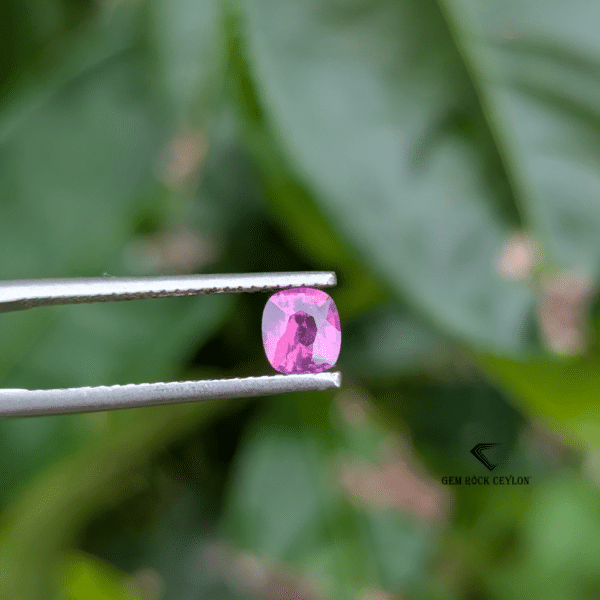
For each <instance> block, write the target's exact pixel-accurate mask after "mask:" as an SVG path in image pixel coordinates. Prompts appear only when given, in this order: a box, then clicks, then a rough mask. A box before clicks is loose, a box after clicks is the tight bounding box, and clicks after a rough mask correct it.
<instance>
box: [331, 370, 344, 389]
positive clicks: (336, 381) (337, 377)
mask: <svg viewBox="0 0 600 600" xmlns="http://www.w3.org/2000/svg"><path fill="white" fill-rule="evenodd" d="M331 375H332V376H333V377H332V380H333V385H334V386H335V387H336V388H340V387H342V374H341V373H340V372H339V371H336V372H335V373H332V374H331Z"/></svg>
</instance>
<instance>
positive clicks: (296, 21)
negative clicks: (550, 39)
mask: <svg viewBox="0 0 600 600" xmlns="http://www.w3.org/2000/svg"><path fill="white" fill-rule="evenodd" d="M244 5H245V8H246V12H247V16H248V24H247V28H246V35H247V39H248V55H249V61H250V65H251V72H252V73H253V75H254V76H255V81H256V83H257V86H258V94H259V98H260V100H261V103H262V104H263V105H264V107H265V109H266V111H267V114H268V116H269V118H270V119H271V122H272V123H273V125H274V127H275V128H276V131H277V134H278V136H279V140H280V141H281V144H282V146H283V148H284V150H285V152H286V153H287V156H288V157H289V158H290V159H291V161H292V164H293V165H294V166H295V169H296V172H297V174H298V176H299V177H300V179H301V180H302V181H305V182H306V184H307V186H308V188H309V189H310V190H311V191H312V192H314V194H315V198H316V199H317V200H318V201H319V202H320V203H321V204H322V206H323V207H324V209H325V212H326V215H327V216H328V217H329V218H331V219H332V221H333V223H334V224H335V225H336V226H337V227H338V229H339V231H340V232H342V233H343V234H344V235H345V236H346V238H347V239H348V240H349V241H351V242H352V243H353V244H354V245H355V247H356V248H358V249H359V250H360V252H361V254H362V255H363V257H364V258H365V259H366V260H367V261H369V262H370V263H371V264H372V265H373V266H374V268H375V269H376V270H377V272H378V273H379V274H380V275H381V276H382V278H384V279H385V280H387V281H388V282H389V284H390V285H391V286H392V288H393V289H395V290H396V292H398V293H399V294H403V295H405V296H406V298H407V299H408V300H409V301H410V302H411V303H412V304H413V306H416V307H417V308H418V310H419V311H420V312H422V313H423V314H426V315H427V316H428V317H429V318H430V319H432V320H433V321H435V322H437V323H438V324H440V325H442V326H443V327H444V328H445V329H447V330H448V331H450V332H452V333H453V334H454V335H456V336H459V337H461V338H463V339H466V340H468V341H470V342H471V343H473V344H476V345H478V346H482V347H487V348H490V349H494V350H496V351H503V352H510V353H518V352H520V351H522V350H523V349H524V348H526V347H527V341H528V340H527V335H526V332H525V331H524V322H525V321H526V319H527V313H528V310H529V307H530V304H531V300H532V294H531V291H530V290H529V289H528V288H527V287H526V286H524V285H523V284H520V283H516V282H506V281H504V280H502V278H501V276H500V274H499V273H498V272H497V270H496V269H495V263H496V260H497V255H498V252H499V249H500V247H501V244H502V242H503V241H504V239H505V238H506V237H508V231H509V229H510V227H512V226H514V225H515V223H516V222H517V219H516V217H515V216H514V208H513V207H512V204H511V198H510V192H509V191H508V190H507V188H506V184H505V180H504V176H503V173H502V170H501V168H500V166H499V160H498V156H497V154H496V153H495V150H494V148H493V145H492V140H491V136H490V134H489V131H488V129H487V126H486V124H485V121H484V118H483V115H482V113H481V111H480V109H479V107H478V101H477V97H476V95H475V92H474V90H473V88H472V86H471V83H470V82H469V79H468V76H467V72H466V70H465V69H464V67H463V65H462V61H461V59H460V56H459V54H458V52H457V50H456V48H455V46H454V43H453V41H452V39H451V37H450V35H449V32H448V30H447V27H446V24H445V23H444V22H443V19H442V17H441V13H440V12H439V9H438V8H437V6H435V5H434V4H433V3H430V2H427V3H425V4H423V3H419V4H411V3H397V2H376V3H370V4H368V5H365V6H364V7H363V9H362V10H361V11H357V12H356V13H355V14H352V13H350V12H347V11H345V9H344V8H343V7H342V6H341V5H339V4H337V3H334V2H328V3H322V4H318V5H317V4H314V5H313V4H307V3H303V2H299V1H296V0H287V1H285V2H268V1H267V2H263V1H260V2H259V1H254V0H247V1H246V2H245V3H244ZM417 9H418V10H417ZM290 15H294V16H293V18H290Z"/></svg>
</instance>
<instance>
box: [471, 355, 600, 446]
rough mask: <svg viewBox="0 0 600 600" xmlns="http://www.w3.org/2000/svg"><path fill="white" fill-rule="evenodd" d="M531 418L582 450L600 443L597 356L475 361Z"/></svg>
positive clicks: (486, 357) (599, 368)
mask: <svg viewBox="0 0 600 600" xmlns="http://www.w3.org/2000/svg"><path fill="white" fill-rule="evenodd" d="M475 360H476V362H477V363H478V364H479V365H480V366H481V368H482V370H483V371H484V372H487V373H488V375H489V376H490V378H492V379H494V380H496V381H497V382H498V384H499V386H500V387H503V388H504V389H506V390H507V391H508V392H510V393H511V395H512V397H513V399H514V400H515V401H516V403H518V404H519V405H520V406H521V408H522V409H523V410H524V411H525V412H526V413H529V414H530V416H532V417H541V418H543V419H544V420H546V421H547V422H549V423H550V424H552V426H553V427H555V428H556V429H557V430H558V431H560V432H561V433H562V434H563V435H564V436H566V437H567V438H570V439H571V440H572V441H574V442H575V443H576V444H577V445H579V446H580V447H581V448H585V447H586V446H592V447H597V446H598V445H599V444H600V411H599V410H598V389H600V361H599V359H598V357H597V356H596V355H592V356H590V357H576V358H570V359H566V360H564V359H563V360H561V359H558V358H555V359H546V360H533V361H529V362H518V361H513V360H510V359H507V358H501V357H498V356H490V355H480V356H478V357H476V358H475Z"/></svg>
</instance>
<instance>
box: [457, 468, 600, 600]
mask: <svg viewBox="0 0 600 600" xmlns="http://www.w3.org/2000/svg"><path fill="white" fill-rule="evenodd" d="M489 492H493V493H492V494H489V493H488V502H489V501H490V500H492V498H495V499H494V500H493V505H492V506H493V507H494V510H495V514H494V512H493V511H492V510H490V509H491V507H488V508H487V510H484V511H481V510H480V511H478V512H479V515H478V517H477V521H476V523H475V524H474V526H473V527H469V528H467V529H465V530H461V529H462V528H458V531H455V532H454V533H453V536H454V535H458V536H459V538H460V542H459V543H458V545H457V546H455V547H454V549H453V552H455V555H456V556H460V557H461V559H462V560H463V561H464V562H465V564H469V566H470V567H471V568H472V569H473V572H474V573H475V574H476V577H477V580H478V581H481V582H482V583H483V584H484V585H485V586H486V587H487V593H488V594H495V595H497V596H498V597H500V598H506V600H518V599H519V598H523V597H525V598H531V599H532V600H553V599H554V598H568V599H569V600H585V599H587V598H595V597H597V596H598V594H599V593H600V577H599V576H598V572H599V567H600V565H599V562H600V561H599V558H598V557H599V556H600V548H599V540H600V519H599V517H598V515H599V514H600V511H599V508H600V502H599V498H598V490H597V489H596V488H595V487H594V486H593V484H591V483H590V482H589V481H586V480H585V479H584V478H582V477H581V476H579V475H576V474H574V473H573V472H569V471H564V472H562V473H555V474H554V476H553V477H551V478H548V479H545V480H544V481H540V482H538V483H537V485H535V486H531V487H529V488H525V487H523V488H521V489H520V490H517V489H512V490H511V489H509V488H504V490H501V489H496V490H489Z"/></svg>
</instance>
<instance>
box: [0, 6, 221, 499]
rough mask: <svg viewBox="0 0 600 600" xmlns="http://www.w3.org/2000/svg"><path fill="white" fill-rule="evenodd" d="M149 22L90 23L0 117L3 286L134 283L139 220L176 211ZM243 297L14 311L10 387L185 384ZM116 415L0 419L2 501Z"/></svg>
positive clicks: (120, 14) (9, 324) (125, 18)
mask: <svg viewBox="0 0 600 600" xmlns="http://www.w3.org/2000/svg"><path fill="white" fill-rule="evenodd" d="M105 16H106V15H105ZM136 18H138V15H137V13H136V12H135V11H133V12H132V10H131V8H130V7H117V8H115V10H114V11H113V12H112V13H111V15H110V18H108V19H107V22H106V23H105V24H104V25H103V26H100V25H99V24H98V23H96V24H94V25H92V26H90V30H91V33H90V36H89V39H88V45H87V46H86V45H85V44H84V41H83V40H82V39H79V40H77V41H76V42H73V47H72V49H71V52H72V54H70V55H69V56H68V57H67V59H66V60H65V64H64V65H62V67H61V68H60V69H58V71H59V73H57V74H55V76H54V78H53V79H51V81H48V82H46V84H44V85H41V86H40V89H37V88H35V86H34V87H33V88H29V87H28V86H27V84H26V83H22V85H21V88H20V89H21V91H23V90H25V91H23V94H21V92H19V91H17V92H16V98H17V100H18V99H20V100H21V104H19V103H18V102H17V100H15V102H16V104H15V106H14V110H12V111H11V110H5V111H4V112H3V111H1V110H0V116H1V118H2V119H3V121H2V125H3V126H4V127H2V126H0V129H2V135H0V138H1V140H2V143H1V145H0V156H1V157H2V159H1V160H0V185H1V189H0V194H1V195H2V203H1V205H0V250H1V252H2V253H3V255H5V256H11V257H16V259H15V260H11V261H5V262H3V263H2V265H1V266H0V277H1V278H3V279H9V278H14V279H21V278H27V277H33V278H41V277H58V276H65V275H88V276H99V275H102V274H103V273H106V272H107V271H108V272H110V273H111V274H115V275H116V274H119V275H126V274H129V272H130V271H129V269H130V265H129V264H128V261H127V260H126V256H125V254H124V248H125V247H126V244H127V243H128V242H129V240H131V239H132V237H133V236H134V235H135V233H136V228H137V227H138V219H139V218H140V217H139V214H140V213H142V212H143V211H144V210H147V209H148V205H149V204H150V205H158V206H160V205H161V203H163V202H164V198H163V197H162V196H161V195H160V194H157V193H154V190H155V188H156V183H155V182H154V179H153V168H154V164H153V163H154V161H155V159H156V155H157V153H158V151H159V147H160V144H161V141H162V140H161V132H160V131H159V129H160V126H159V125H158V124H156V123H155V121H154V114H153V111H152V109H151V106H152V102H151V98H150V96H149V91H148V89H147V86H146V84H145V82H144V78H143V70H142V67H143V65H144V61H143V57H142V56H141V55H140V52H139V50H135V44H134V38H133V36H134V33H135V28H134V24H135V22H136ZM36 94H37V95H36ZM19 106H20V107H21V109H22V110H24V111H25V114H26V118H23V115H22V113H21V112H20V111H19V110H17V108H19ZM152 194H153V195H152ZM148 196H149V197H148ZM162 210H163V212H164V211H165V210H167V211H168V209H162ZM24 216H25V218H23V217H24ZM231 300H232V298H226V297H205V298H181V299H172V300H150V301H145V302H134V303H111V304H96V305H86V306H73V307H56V308H52V309H41V308H38V309H33V310H30V311H23V312H22V313H14V314H5V315H2V319H1V321H2V329H3V331H4V335H2V336H0V356H1V357H2V358H1V359H0V379H1V380H2V384H3V385H4V386H6V387H23V388H45V387H59V388H60V387H69V386H78V385H111V384H116V383H121V384H125V383H135V382H143V381H160V380H169V379H172V378H174V377H176V376H177V374H178V371H179V369H180V368H181V364H182V363H183V362H185V361H186V360H189V359H191V358H192V356H193V354H194V352H195V351H196V350H197V348H198V345H199V344H200V343H201V341H202V339H203V337H204V336H206V334H207V333H208V332H209V331H212V330H213V328H214V327H215V326H216V325H217V324H218V323H219V322H220V320H221V318H222V316H223V314H224V312H225V311H226V310H227V307H228V306H230V304H231ZM104 417H105V415H102V416H99V417H98V416H97V415H88V416H63V417H53V418H51V419H45V418H35V419H26V420H19V419H16V420H6V421H3V422H2V423H0V448H2V452H1V455H2V458H0V464H1V466H2V468H3V471H2V490H1V492H0V499H1V500H5V499H7V498H8V497H9V496H10V494H11V493H14V492H15V490H16V487H15V486H19V487H22V486H24V485H25V484H26V482H27V480H28V478H29V477H30V476H31V475H32V474H33V473H35V472H37V471H38V470H39V469H40V468H42V467H43V466H44V465H46V464H49V463H50V462H51V461H53V460H56V459H57V458H58V457H60V456H61V455H63V454H65V453H67V452H69V451H72V450H73V449H74V448H75V447H77V446H78V445H79V444H81V443H86V441H88V438H89V436H90V435H91V436H92V437H95V436H96V435H98V434H99V433H100V432H102V423H104ZM21 438H23V439H24V440H25V441H22V440H21ZM18 440H21V441H18Z"/></svg>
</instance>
